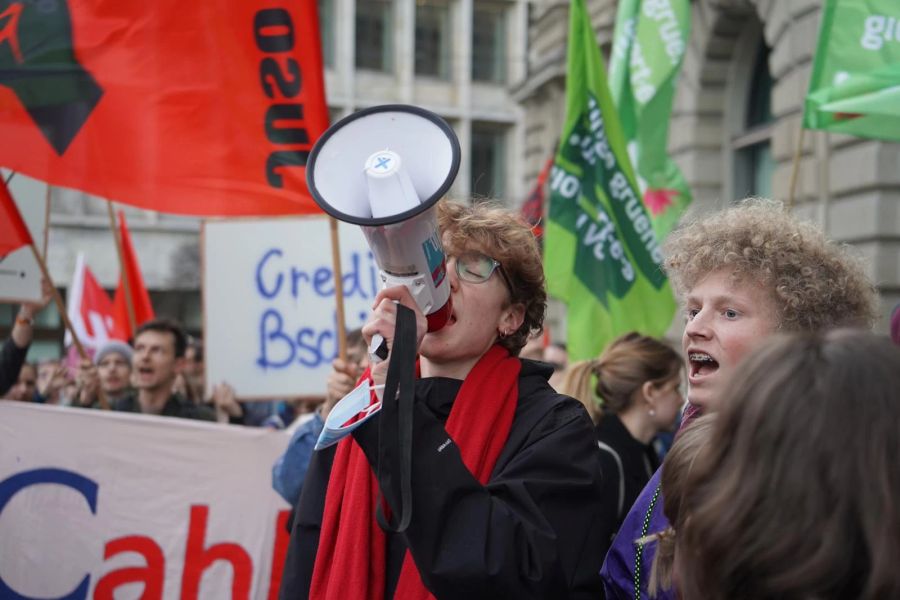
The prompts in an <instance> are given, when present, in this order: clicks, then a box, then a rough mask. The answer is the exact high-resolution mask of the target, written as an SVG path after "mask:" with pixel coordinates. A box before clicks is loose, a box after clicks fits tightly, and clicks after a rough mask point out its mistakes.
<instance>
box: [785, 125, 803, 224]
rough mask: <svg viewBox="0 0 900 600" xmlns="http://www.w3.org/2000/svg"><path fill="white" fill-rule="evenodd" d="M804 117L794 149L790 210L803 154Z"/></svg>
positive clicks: (789, 199) (789, 209)
mask: <svg viewBox="0 0 900 600" xmlns="http://www.w3.org/2000/svg"><path fill="white" fill-rule="evenodd" d="M804 131H806V129H804V127H803V119H802V118H801V119H800V133H798V134H797V147H796V148H795V149H794V161H793V164H792V166H791V183H790V187H789V188H788V205H787V209H788V212H790V211H791V210H793V208H794V192H795V191H796V189H797V173H798V172H799V171H800V157H801V156H802V154H803V132H804Z"/></svg>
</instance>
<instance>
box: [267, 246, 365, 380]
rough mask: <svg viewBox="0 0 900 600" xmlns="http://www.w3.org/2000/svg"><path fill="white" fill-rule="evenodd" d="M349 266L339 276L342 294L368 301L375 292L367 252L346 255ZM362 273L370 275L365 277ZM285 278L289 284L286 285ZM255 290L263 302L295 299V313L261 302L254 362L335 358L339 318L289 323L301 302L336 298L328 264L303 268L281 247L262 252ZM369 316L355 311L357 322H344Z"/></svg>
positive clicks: (274, 364)
mask: <svg viewBox="0 0 900 600" xmlns="http://www.w3.org/2000/svg"><path fill="white" fill-rule="evenodd" d="M349 262H350V268H349V269H347V271H346V272H345V273H343V276H342V278H341V279H342V282H343V288H344V298H345V299H348V300H349V299H353V298H359V299H362V300H371V299H373V298H374V297H375V296H376V295H377V294H378V282H379V278H378V273H377V267H376V265H375V258H374V256H373V255H372V253H371V252H366V253H365V254H362V253H359V252H353V253H351V254H350V256H349ZM366 271H368V275H369V277H368V278H366V277H365V275H366ZM285 281H287V282H289V284H288V285H285ZM255 283H256V290H257V292H258V293H259V295H260V297H261V298H263V299H265V300H271V301H273V303H274V302H277V301H279V300H283V299H284V298H290V299H291V300H293V303H294V305H295V306H297V310H296V311H293V310H292V311H291V313H290V314H286V313H284V312H283V309H282V308H281V307H283V306H284V304H283V303H281V305H280V306H276V305H274V304H272V305H268V306H265V307H264V308H263V310H262V311H261V313H260V315H259V321H258V324H259V326H258V344H257V347H258V348H259V353H258V355H257V357H256V364H257V366H258V367H260V368H261V369H263V370H264V371H265V370H268V369H286V368H290V367H295V366H302V367H306V368H317V367H320V366H322V365H323V364H330V363H331V361H333V360H334V359H335V358H336V357H337V351H338V348H337V324H336V323H337V318H336V315H335V314H334V313H332V318H331V319H329V320H328V322H325V323H310V322H308V320H306V321H301V322H300V323H299V324H294V325H291V324H290V317H296V316H303V304H304V302H305V301H309V300H313V299H315V300H321V299H332V300H333V298H334V272H333V271H332V269H331V266H330V265H329V266H317V267H315V268H312V269H309V270H304V269H301V268H299V267H297V266H296V265H291V264H288V261H286V260H285V259H284V252H283V251H282V250H281V249H280V248H271V249H269V250H267V251H266V252H265V253H263V255H262V257H261V258H260V259H259V261H258V262H257V263H256V269H255ZM366 318H367V314H366V313H364V312H362V313H359V315H358V323H357V324H354V323H351V322H349V321H348V323H347V327H349V328H353V327H355V326H361V325H362V324H363V323H365V320H366Z"/></svg>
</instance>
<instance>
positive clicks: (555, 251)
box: [544, 0, 675, 360]
mask: <svg viewBox="0 0 900 600" xmlns="http://www.w3.org/2000/svg"><path fill="white" fill-rule="evenodd" d="M570 10H571V14H570V23H569V48H568V69H567V76H566V122H565V125H564V127H563V135H562V139H561V141H560V147H559V150H558V152H557V155H556V159H555V163H554V166H553V170H552V172H551V175H550V208H549V215H548V216H549V218H548V221H547V228H546V234H545V236H546V237H545V246H544V248H545V255H544V269H545V272H546V275H547V282H548V286H549V289H550V293H551V294H552V295H554V296H556V297H557V298H560V299H561V300H563V301H565V302H566V304H567V305H568V336H567V337H568V340H567V341H568V348H569V354H570V356H571V357H572V358H573V359H574V360H580V359H584V358H591V357H594V356H596V355H597V354H598V353H599V352H600V351H601V350H602V349H603V347H604V346H605V345H606V344H607V343H608V342H609V341H610V340H611V339H612V338H614V337H615V336H617V335H619V334H621V333H624V332H626V331H630V330H633V329H634V330H638V331H641V332H644V333H647V334H650V335H657V336H658V335H662V334H663V333H665V331H666V329H668V327H669V324H670V323H671V321H672V315H673V313H674V310H675V302H674V300H673V298H672V292H671V289H670V287H669V282H668V280H667V278H666V276H665V273H663V271H662V269H661V268H660V264H661V262H662V252H661V251H660V248H659V244H658V242H657V236H656V233H655V232H654V229H653V225H652V223H651V220H650V215H649V214H648V212H647V209H646V208H645V207H644V204H643V203H642V202H641V197H640V193H639V191H638V185H637V180H636V178H635V176H634V172H633V170H632V167H631V162H630V161H629V159H628V154H627V151H626V149H625V138H624V137H623V133H622V127H621V125H620V123H619V119H618V116H617V114H616V111H615V107H614V105H613V102H612V99H611V98H610V94H609V89H608V87H607V84H606V78H605V69H604V66H603V59H602V58H601V57H600V48H599V47H598V46H597V39H596V37H595V36H594V30H593V29H592V28H591V23H590V19H589V18H588V16H587V11H586V10H585V7H584V0H573V1H572V5H571V9H570Z"/></svg>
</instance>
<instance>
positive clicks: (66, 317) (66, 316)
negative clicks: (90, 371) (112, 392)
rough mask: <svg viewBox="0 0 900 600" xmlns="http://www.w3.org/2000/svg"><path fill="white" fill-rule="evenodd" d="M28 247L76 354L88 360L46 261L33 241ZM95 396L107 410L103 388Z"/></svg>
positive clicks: (101, 406)
mask: <svg viewBox="0 0 900 600" xmlns="http://www.w3.org/2000/svg"><path fill="white" fill-rule="evenodd" d="M29 247H30V248H31V252H32V254H34V258H35V260H37V263H38V266H39V267H40V268H41V274H42V275H43V277H44V280H45V281H46V282H47V283H48V284H49V285H50V292H51V295H52V296H53V301H54V302H55V303H56V310H57V311H58V312H59V316H60V317H61V318H62V321H63V325H65V327H66V329H68V330H69V334H70V335H71V336H72V343H73V344H75V349H76V350H77V351H78V356H80V357H81V360H90V357H89V356H88V354H87V352H86V351H85V349H84V346H83V345H82V343H81V340H79V339H78V334H77V333H75V327H73V326H72V321H70V320H69V313H68V311H66V305H65V304H64V303H63V299H62V296H60V295H59V290H57V289H56V286H55V285H54V284H53V279H52V278H51V277H50V271H49V270H48V269H47V263H46V261H45V260H44V257H42V256H41V252H40V251H39V250H38V249H37V246H35V245H34V242H32V243H30V244H29ZM97 396H98V400H99V402H100V408H102V409H103V410H108V409H109V402H108V401H107V399H106V394H105V393H104V392H103V389H98V390H97Z"/></svg>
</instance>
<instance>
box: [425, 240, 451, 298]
mask: <svg viewBox="0 0 900 600" xmlns="http://www.w3.org/2000/svg"><path fill="white" fill-rule="evenodd" d="M422 250H423V251H424V252H425V262H426V263H427V264H428V271H429V272H430V273H431V280H432V281H433V282H434V287H437V286H439V285H441V283H443V281H444V277H446V275H447V268H446V266H445V265H446V263H445V262H444V251H443V250H441V245H440V244H439V243H438V241H437V239H436V238H435V237H434V236H432V237H430V238H428V239H427V240H425V242H424V243H423V244H422Z"/></svg>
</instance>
